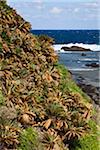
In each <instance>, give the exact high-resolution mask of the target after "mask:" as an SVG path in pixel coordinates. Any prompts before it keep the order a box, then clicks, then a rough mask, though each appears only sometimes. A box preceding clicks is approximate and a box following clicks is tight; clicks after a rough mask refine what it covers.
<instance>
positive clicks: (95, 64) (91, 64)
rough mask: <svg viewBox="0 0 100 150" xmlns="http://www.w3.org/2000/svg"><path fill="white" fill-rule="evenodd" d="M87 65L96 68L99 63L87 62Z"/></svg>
mask: <svg viewBox="0 0 100 150" xmlns="http://www.w3.org/2000/svg"><path fill="white" fill-rule="evenodd" d="M86 66H87V67H93V68H98V67H100V65H99V64H98V63H88V64H86Z"/></svg>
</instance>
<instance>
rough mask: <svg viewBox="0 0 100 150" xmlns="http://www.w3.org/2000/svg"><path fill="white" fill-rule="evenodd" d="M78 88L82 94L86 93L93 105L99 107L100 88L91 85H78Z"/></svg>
mask: <svg viewBox="0 0 100 150" xmlns="http://www.w3.org/2000/svg"><path fill="white" fill-rule="evenodd" d="M78 86H79V87H81V89H82V90H83V92H85V93H87V95H89V96H90V97H91V99H92V100H93V101H94V102H95V104H97V105H100V94H99V92H100V88H97V87H94V86H93V85H90V84H89V85H86V84H84V83H81V82H80V83H78Z"/></svg>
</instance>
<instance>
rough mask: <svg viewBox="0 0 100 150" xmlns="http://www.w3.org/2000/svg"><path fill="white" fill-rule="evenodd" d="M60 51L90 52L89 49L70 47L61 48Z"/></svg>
mask: <svg viewBox="0 0 100 150" xmlns="http://www.w3.org/2000/svg"><path fill="white" fill-rule="evenodd" d="M61 49H63V50H64V51H91V50H90V49H87V48H83V47H79V46H71V47H67V46H63V47H62V48H61Z"/></svg>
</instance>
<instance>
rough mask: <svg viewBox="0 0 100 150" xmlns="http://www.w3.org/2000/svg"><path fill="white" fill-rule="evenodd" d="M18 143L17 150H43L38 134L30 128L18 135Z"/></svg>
mask: <svg viewBox="0 0 100 150" xmlns="http://www.w3.org/2000/svg"><path fill="white" fill-rule="evenodd" d="M19 141H20V145H19V147H18V150H39V149H41V150H43V148H42V144H41V142H40V140H39V136H38V133H37V131H36V130H35V129H33V128H32V127H29V128H27V129H25V130H23V132H22V133H21V135H20V138H19Z"/></svg>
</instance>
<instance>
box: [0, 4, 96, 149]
mask: <svg viewBox="0 0 100 150" xmlns="http://www.w3.org/2000/svg"><path fill="white" fill-rule="evenodd" d="M0 16H1V18H0V21H1V25H0V148H1V149H12V150H13V149H18V150H30V149H33V150H37V149H39V150H42V149H43V150H68V149H70V150H72V149H75V150H79V149H80V147H81V149H82V148H83V149H86V148H87V146H88V142H89V141H93V143H94V144H93V145H92V144H91V145H90V147H89V148H91V150H92V148H94V147H95V149H94V150H96V148H97V147H98V145H97V143H98V142H97V141H96V138H97V137H96V136H97V133H96V131H95V130H94V128H93V127H94V125H92V126H90V125H91V124H92V123H93V122H92V123H90V121H91V118H92V105H91V103H90V99H89V98H88V96H87V95H86V94H84V93H83V92H82V91H81V90H80V88H79V87H78V86H77V85H76V84H75V83H74V81H73V80H72V78H71V75H70V73H69V72H68V70H66V69H65V68H64V67H63V66H61V65H59V64H58V56H57V54H55V52H54V49H53V48H52V44H53V40H52V39H51V38H49V37H47V36H44V35H42V36H39V37H37V36H34V35H32V34H31V33H30V29H31V25H30V23H28V22H26V21H25V20H24V19H23V18H22V17H20V16H19V15H18V14H17V13H16V11H15V10H13V9H12V8H10V7H9V6H7V5H6V4H5V3H2V2H0ZM95 128H96V126H95ZM94 133H95V134H94ZM93 134H94V136H93ZM85 145H86V146H85Z"/></svg>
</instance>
